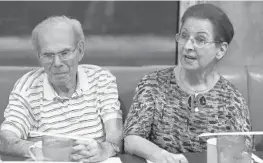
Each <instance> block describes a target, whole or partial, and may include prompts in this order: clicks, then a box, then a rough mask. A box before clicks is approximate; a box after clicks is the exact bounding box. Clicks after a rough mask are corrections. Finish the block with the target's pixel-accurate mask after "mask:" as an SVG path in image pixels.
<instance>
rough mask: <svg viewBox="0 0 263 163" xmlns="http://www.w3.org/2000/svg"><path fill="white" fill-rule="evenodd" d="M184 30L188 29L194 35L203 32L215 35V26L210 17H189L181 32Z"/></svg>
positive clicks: (210, 35)
mask: <svg viewBox="0 0 263 163" xmlns="http://www.w3.org/2000/svg"><path fill="white" fill-rule="evenodd" d="M182 31H186V32H188V33H190V34H193V35H196V34H199V33H203V34H206V35H208V36H209V37H212V38H213V37H214V27H213V24H212V23H211V22H210V20H208V19H201V18H194V17H190V18H187V19H186V21H185V22H184V24H182V27H181V29H180V32H182Z"/></svg>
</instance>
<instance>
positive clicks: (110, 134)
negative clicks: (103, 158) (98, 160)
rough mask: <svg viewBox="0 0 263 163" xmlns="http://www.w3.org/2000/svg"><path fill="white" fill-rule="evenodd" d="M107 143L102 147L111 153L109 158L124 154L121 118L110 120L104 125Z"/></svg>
mask: <svg viewBox="0 0 263 163" xmlns="http://www.w3.org/2000/svg"><path fill="white" fill-rule="evenodd" d="M104 126H105V132H106V141H105V142H103V143H102V146H103V147H104V148H106V149H105V150H107V151H108V152H109V157H111V156H114V155H116V154H117V153H121V152H123V123H122V119H121V118H115V119H110V120H108V121H106V122H105V123H104Z"/></svg>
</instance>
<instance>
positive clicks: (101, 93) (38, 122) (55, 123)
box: [1, 65, 122, 141]
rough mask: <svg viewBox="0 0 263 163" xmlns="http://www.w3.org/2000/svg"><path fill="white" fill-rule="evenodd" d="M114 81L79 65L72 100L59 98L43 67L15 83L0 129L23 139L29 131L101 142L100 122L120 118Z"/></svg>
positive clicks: (95, 69) (98, 70)
mask: <svg viewBox="0 0 263 163" xmlns="http://www.w3.org/2000/svg"><path fill="white" fill-rule="evenodd" d="M121 114H122V113H121V110H120V102H119V100H118V91H117V84H116V78H115V76H113V75H112V74H111V73H110V71H108V70H107V69H105V68H101V67H99V66H95V65H79V67H78V72H77V87H76V90H75V92H74V93H73V95H72V97H70V98H65V97H63V98H62V97H59V96H58V94H57V93H56V92H55V90H54V88H53V87H52V85H51V84H50V83H49V80H48V77H47V74H46V73H45V72H44V69H43V68H39V69H36V70H33V71H31V72H28V73H27V74H25V75H23V76H22V77H21V78H20V79H19V80H18V81H17V82H16V84H15V86H14V88H13V90H12V92H11V94H10V97H9V104H8V105H7V107H6V109H5V112H4V117H5V121H4V122H3V123H2V125H1V130H9V131H12V132H14V133H16V134H17V135H18V136H19V137H21V138H24V139H27V137H28V134H29V132H30V131H41V132H50V133H51V132H52V133H56V134H70V135H74V136H81V137H89V138H94V139H96V140H98V141H104V140H105V131H104V126H103V122H106V121H107V120H110V119H114V118H122V115H121Z"/></svg>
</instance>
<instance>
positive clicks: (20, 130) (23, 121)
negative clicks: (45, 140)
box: [1, 90, 36, 139]
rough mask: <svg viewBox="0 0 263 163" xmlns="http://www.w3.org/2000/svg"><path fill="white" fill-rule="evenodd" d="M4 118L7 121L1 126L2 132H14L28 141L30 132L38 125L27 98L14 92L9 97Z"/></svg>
mask: <svg viewBox="0 0 263 163" xmlns="http://www.w3.org/2000/svg"><path fill="white" fill-rule="evenodd" d="M4 117H5V120H4V122H3V123H2V125H1V130H9V131H12V132H14V133H16V134H17V136H18V137H20V138H23V139H27V136H28V133H29V131H30V130H32V128H33V127H34V126H35V124H36V122H35V119H34V116H33V114H32V112H31V111H30V108H29V107H28V104H27V102H26V100H25V98H23V96H21V95H20V94H19V93H17V92H16V91H14V90H13V91H12V92H11V94H10V96H9V103H8V105H7V107H6V109H5V112H4Z"/></svg>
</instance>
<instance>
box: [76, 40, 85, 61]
mask: <svg viewBox="0 0 263 163" xmlns="http://www.w3.org/2000/svg"><path fill="white" fill-rule="evenodd" d="M77 46H78V51H79V55H78V60H79V62H80V61H81V60H82V58H83V56H84V54H85V44H84V41H83V40H81V41H79V43H78V45H77Z"/></svg>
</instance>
